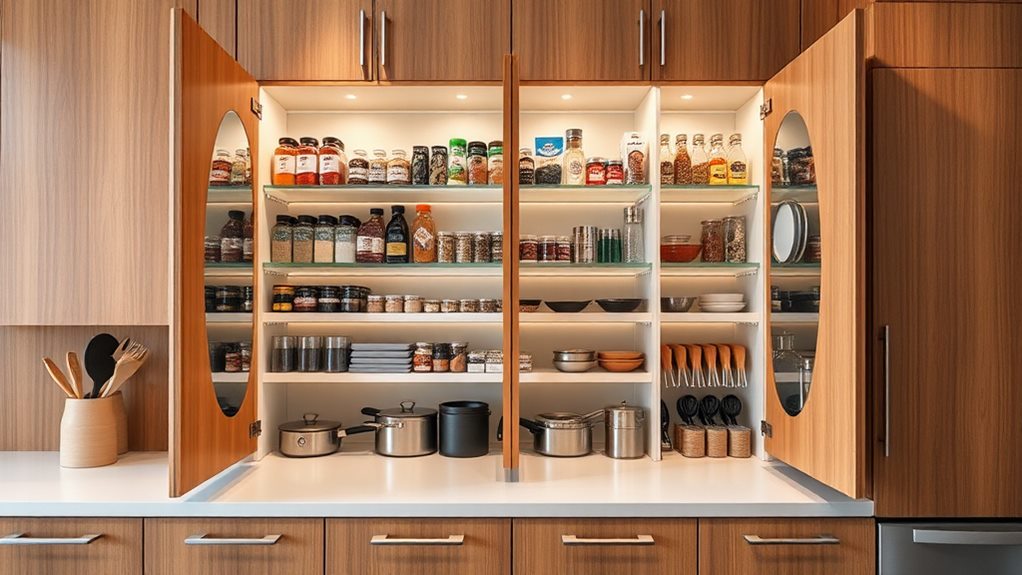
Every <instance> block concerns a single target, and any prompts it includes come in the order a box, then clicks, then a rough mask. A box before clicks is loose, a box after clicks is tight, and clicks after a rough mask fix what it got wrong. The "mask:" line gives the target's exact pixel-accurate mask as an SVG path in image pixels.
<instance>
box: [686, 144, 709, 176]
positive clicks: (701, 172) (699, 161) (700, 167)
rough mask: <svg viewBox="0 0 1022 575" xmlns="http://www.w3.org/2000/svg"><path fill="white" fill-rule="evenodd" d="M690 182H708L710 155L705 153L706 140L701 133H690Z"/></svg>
mask: <svg viewBox="0 0 1022 575" xmlns="http://www.w3.org/2000/svg"><path fill="white" fill-rule="evenodd" d="M690 161H691V163H692V183H693V184H697V185H703V184H709V183H710V157H709V156H707V155H706V140H705V137H704V136H703V135H702V134H692V154H691V156H690Z"/></svg>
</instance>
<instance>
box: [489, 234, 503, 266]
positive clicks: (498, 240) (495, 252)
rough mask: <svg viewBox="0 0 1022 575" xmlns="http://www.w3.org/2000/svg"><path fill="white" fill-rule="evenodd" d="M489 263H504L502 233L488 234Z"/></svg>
mask: <svg viewBox="0 0 1022 575" xmlns="http://www.w3.org/2000/svg"><path fill="white" fill-rule="evenodd" d="M490 261H491V262H502V261H504V232H490Z"/></svg>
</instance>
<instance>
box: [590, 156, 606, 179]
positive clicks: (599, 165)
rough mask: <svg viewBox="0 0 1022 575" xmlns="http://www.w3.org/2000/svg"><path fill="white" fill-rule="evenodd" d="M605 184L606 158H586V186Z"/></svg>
mask: <svg viewBox="0 0 1022 575" xmlns="http://www.w3.org/2000/svg"><path fill="white" fill-rule="evenodd" d="M606 183H607V160H606V158H586V185H587V186H602V185H605V184H606Z"/></svg>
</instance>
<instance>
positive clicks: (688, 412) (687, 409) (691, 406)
mask: <svg viewBox="0 0 1022 575" xmlns="http://www.w3.org/2000/svg"><path fill="white" fill-rule="evenodd" d="M675 407H676V408H677V409H678V417H680V418H681V421H682V422H684V423H685V424H686V425H693V424H694V423H695V419H693V418H694V417H695V416H696V414H697V413H699V400H698V399H696V396H694V395H683V396H681V397H679V398H678V403H677V405H676V406H675Z"/></svg>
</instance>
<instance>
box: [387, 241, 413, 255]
mask: <svg viewBox="0 0 1022 575" xmlns="http://www.w3.org/2000/svg"><path fill="white" fill-rule="evenodd" d="M387 255H388V256H399V257H400V256H406V255H408V244H406V243H404V242H387Z"/></svg>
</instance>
